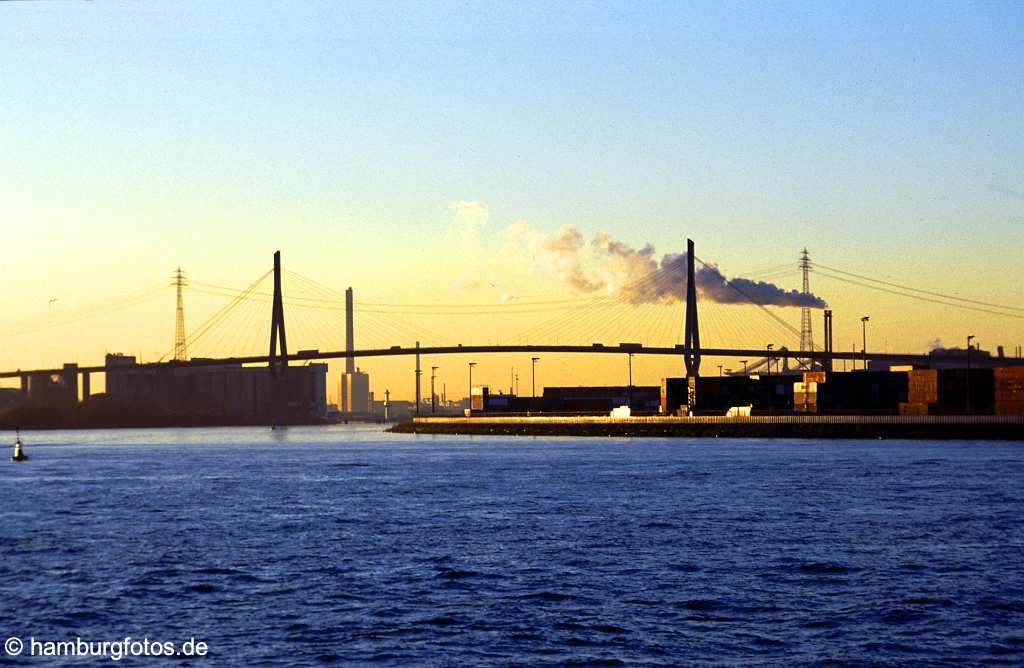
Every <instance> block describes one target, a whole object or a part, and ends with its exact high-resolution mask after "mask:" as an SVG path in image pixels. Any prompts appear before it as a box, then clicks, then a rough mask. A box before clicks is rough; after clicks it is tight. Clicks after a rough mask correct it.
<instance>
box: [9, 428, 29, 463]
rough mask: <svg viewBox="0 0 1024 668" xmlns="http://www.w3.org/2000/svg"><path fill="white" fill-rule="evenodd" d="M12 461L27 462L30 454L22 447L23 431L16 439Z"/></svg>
mask: <svg viewBox="0 0 1024 668" xmlns="http://www.w3.org/2000/svg"><path fill="white" fill-rule="evenodd" d="M11 461H12V462H27V461H28V455H26V454H25V452H24V451H23V450H22V449H21V432H20V431H19V432H18V435H17V436H16V437H15V439H14V454H12V455H11Z"/></svg>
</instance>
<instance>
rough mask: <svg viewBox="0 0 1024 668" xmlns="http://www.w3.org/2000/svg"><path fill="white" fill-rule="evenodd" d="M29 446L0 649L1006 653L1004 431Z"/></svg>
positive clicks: (374, 434)
mask: <svg viewBox="0 0 1024 668" xmlns="http://www.w3.org/2000/svg"><path fill="white" fill-rule="evenodd" d="M4 440H5V441H10V440H12V438H11V437H10V436H7V435H4ZM25 440H26V445H27V452H28V454H29V455H30V456H31V458H32V459H31V461H30V462H28V463H26V464H14V463H11V462H8V461H5V462H3V463H2V465H0V492H2V494H3V499H2V504H3V505H2V511H0V517H2V523H0V583H2V584H0V635H2V638H0V640H2V639H4V638H7V637H8V636H17V637H20V638H22V639H23V640H24V641H25V642H26V645H27V643H28V639H29V638H30V637H32V638H36V639H43V640H50V641H58V640H68V639H71V640H74V639H75V638H78V637H80V638H82V639H84V640H89V641H103V640H107V641H113V640H120V639H123V638H124V637H125V636H131V637H132V638H133V639H143V638H148V639H150V640H157V641H161V642H164V641H171V642H178V643H180V642H182V641H185V640H188V639H189V638H196V639H198V640H202V641H204V642H206V643H207V644H208V646H209V648H210V649H209V655H208V656H209V658H210V659H212V661H210V660H209V659H208V660H207V661H205V662H212V663H216V664H218V665H247V666H252V665H271V664H273V665H296V666H302V665H311V664H317V663H320V662H337V663H338V664H340V665H347V666H348V665H380V666H409V665H430V666H450V665H460V666H462V665H496V666H498V665H500V666H505V665H530V666H553V665H554V666H557V665H563V666H585V665H645V666H661V665H664V666H677V665H891V666H903V665H948V664H959V665H978V664H1012V665H1021V664H1022V663H1024V443H989V442H972V443H965V442H942V443H931V442H914V441H872V442H856V441H848V442H836V441H829V442H815V441H756V440H749V441H747V440H735V441H732V440H725V439H721V440H713V441H701V440H618V439H544V438H538V439H521V440H512V439H507V438H482V437H475V438H466V437H422V436H421V437H415V436H392V435H386V434H382V433H380V432H379V430H378V429H377V428H376V427H374V428H347V427H346V428H340V427H339V428H333V429H312V428H309V429H302V428H299V429H289V430H286V431H275V432H270V431H267V430H260V429H222V430H126V431H111V432H36V433H30V434H27V435H26V438H25ZM27 651H28V650H27V649H26V653H27ZM5 660H8V659H7V657H5ZM18 660H19V661H21V662H22V664H23V665H45V664H47V663H49V662H51V661H53V660H52V659H50V660H48V659H44V658H40V657H27V656H25V655H24V654H23V655H22V656H21V657H20V659H18ZM143 661H144V660H141V659H130V660H129V659H125V660H123V661H122V663H128V664H130V665H139V664H140V663H142V662H143ZM178 661H182V660H178ZM70 662H71V661H70V660H67V663H70ZM96 662H98V663H103V664H110V663H111V662H110V660H109V659H101V660H96ZM184 663H185V664H188V663H204V661H196V660H195V659H193V660H191V662H188V661H184Z"/></svg>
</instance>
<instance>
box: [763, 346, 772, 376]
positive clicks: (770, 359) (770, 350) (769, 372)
mask: <svg viewBox="0 0 1024 668" xmlns="http://www.w3.org/2000/svg"><path fill="white" fill-rule="evenodd" d="M765 347H766V348H767V349H768V373H767V375H769V376H770V375H772V348H773V347H774V344H771V343H769V344H768V345H767V346H765Z"/></svg>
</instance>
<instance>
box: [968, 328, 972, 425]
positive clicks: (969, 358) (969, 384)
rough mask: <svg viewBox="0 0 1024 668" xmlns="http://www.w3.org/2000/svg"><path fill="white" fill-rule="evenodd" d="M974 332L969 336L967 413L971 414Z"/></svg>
mask: <svg viewBox="0 0 1024 668" xmlns="http://www.w3.org/2000/svg"><path fill="white" fill-rule="evenodd" d="M973 338H974V334H971V335H970V336H968V337H967V414H968V415H970V414H971V339H973Z"/></svg>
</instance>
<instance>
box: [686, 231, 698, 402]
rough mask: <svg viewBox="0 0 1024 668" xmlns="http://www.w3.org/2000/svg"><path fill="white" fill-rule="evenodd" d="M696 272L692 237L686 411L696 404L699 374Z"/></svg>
mask: <svg viewBox="0 0 1024 668" xmlns="http://www.w3.org/2000/svg"><path fill="white" fill-rule="evenodd" d="M696 274H697V272H696V271H695V270H694V255H693V239H687V240H686V333H685V335H684V337H683V348H684V352H683V363H684V364H685V365H686V413H687V415H693V411H694V409H695V408H696V406H697V378H698V376H700V330H699V328H698V323H697V279H696Z"/></svg>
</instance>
